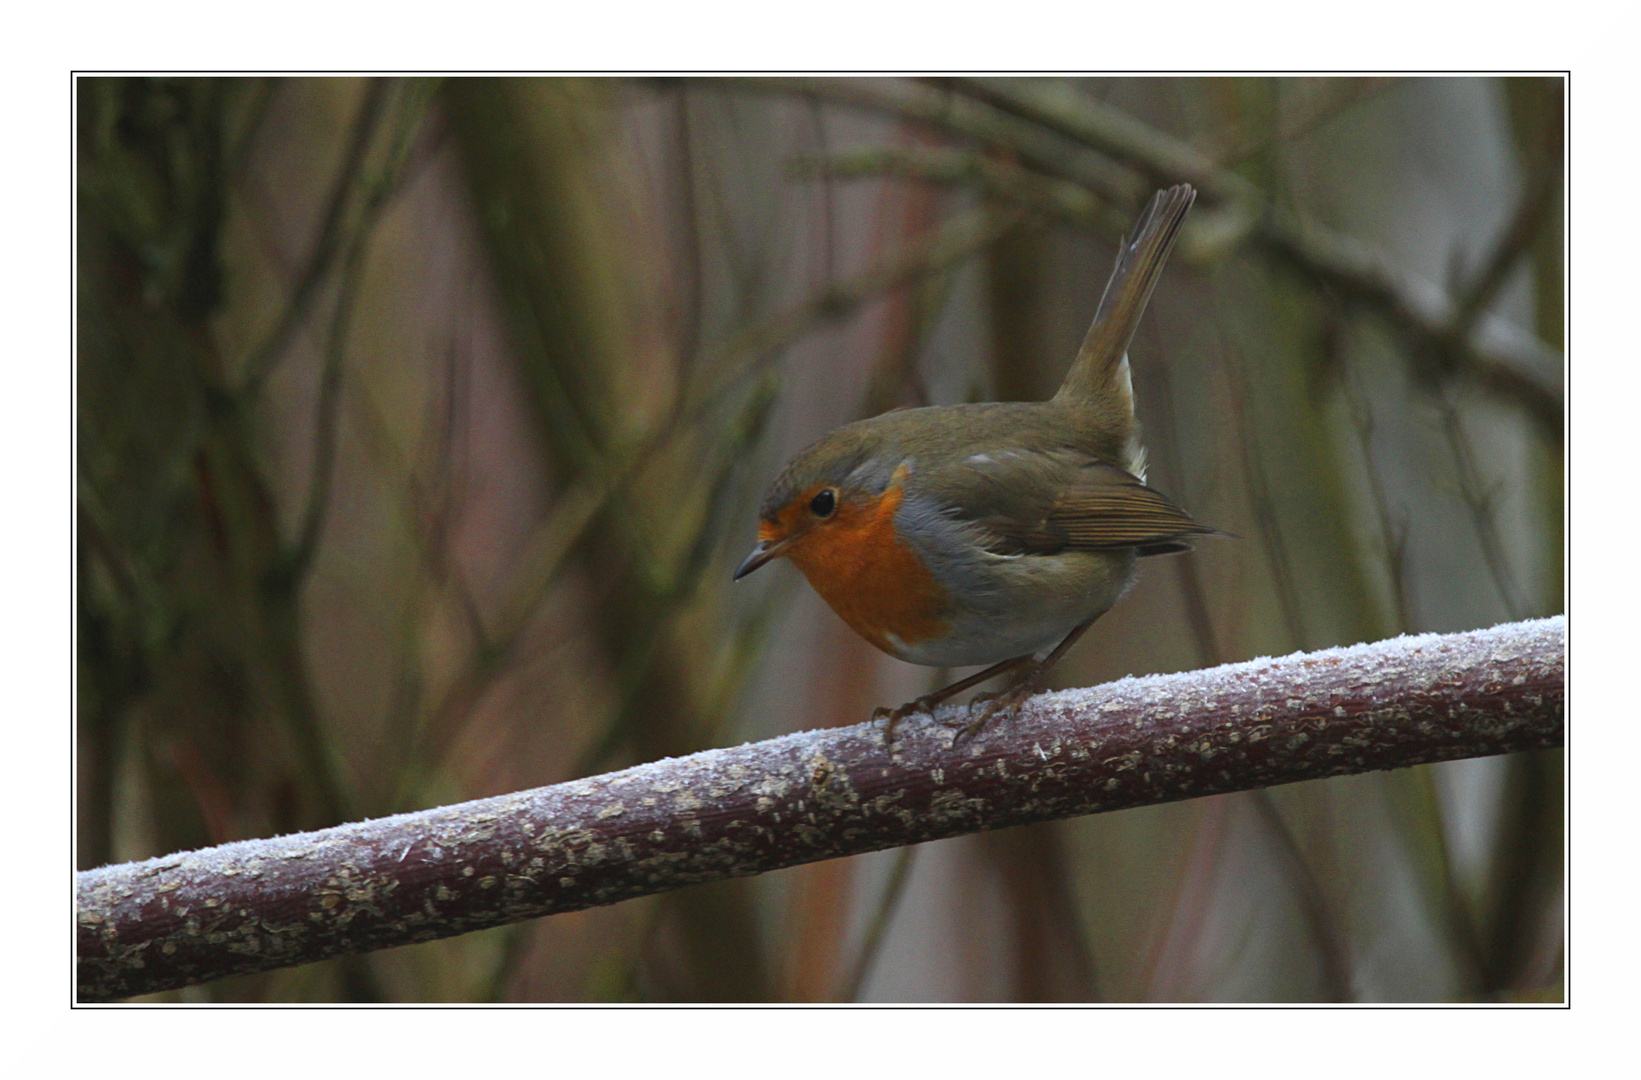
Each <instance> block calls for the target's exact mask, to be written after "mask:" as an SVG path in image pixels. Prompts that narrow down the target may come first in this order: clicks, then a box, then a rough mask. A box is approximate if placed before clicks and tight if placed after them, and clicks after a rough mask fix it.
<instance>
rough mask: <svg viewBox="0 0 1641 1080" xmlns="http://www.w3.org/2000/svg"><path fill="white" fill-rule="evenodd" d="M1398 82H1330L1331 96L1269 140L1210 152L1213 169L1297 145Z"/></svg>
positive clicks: (1321, 98) (1253, 140)
mask: <svg viewBox="0 0 1641 1080" xmlns="http://www.w3.org/2000/svg"><path fill="white" fill-rule="evenodd" d="M1399 81H1400V80H1398V79H1394V78H1386V77H1370V78H1342V79H1336V80H1333V82H1332V86H1333V87H1334V89H1333V90H1332V92H1330V93H1324V94H1319V95H1317V97H1316V100H1314V101H1312V102H1311V104H1310V107H1309V108H1308V109H1306V110H1305V111H1303V112H1302V113H1300V114H1299V115H1298V116H1295V117H1292V118H1290V119H1288V120H1287V121H1286V122H1284V123H1283V124H1282V125H1281V127H1280V128H1278V130H1276V131H1275V132H1273V133H1272V134H1271V135H1270V136H1260V137H1257V138H1250V139H1240V140H1237V141H1236V142H1235V143H1233V144H1232V145H1231V146H1229V147H1228V148H1227V149H1225V150H1222V151H1218V152H1211V153H1210V156H1211V158H1212V160H1213V162H1214V163H1215V165H1217V166H1218V167H1219V168H1221V169H1226V168H1230V167H1232V166H1235V165H1239V164H1241V163H1242V162H1244V161H1246V160H1248V159H1249V158H1252V157H1255V156H1257V155H1259V154H1262V153H1264V152H1265V151H1267V150H1269V149H1270V148H1271V146H1272V145H1273V144H1283V143H1292V142H1297V141H1298V140H1300V139H1303V138H1305V137H1306V136H1307V135H1309V134H1311V133H1312V132H1314V131H1315V130H1316V129H1317V128H1320V127H1323V126H1324V125H1326V124H1328V123H1329V122H1331V121H1333V120H1335V119H1337V118H1338V117H1340V116H1342V115H1344V114H1345V113H1347V112H1349V111H1351V110H1352V109H1354V108H1355V107H1356V106H1358V105H1361V104H1363V103H1364V102H1367V101H1371V100H1372V99H1374V98H1377V97H1379V96H1380V95H1381V94H1383V93H1384V92H1385V91H1387V90H1389V89H1391V88H1392V87H1394V86H1396V85H1397V84H1398V82H1399Z"/></svg>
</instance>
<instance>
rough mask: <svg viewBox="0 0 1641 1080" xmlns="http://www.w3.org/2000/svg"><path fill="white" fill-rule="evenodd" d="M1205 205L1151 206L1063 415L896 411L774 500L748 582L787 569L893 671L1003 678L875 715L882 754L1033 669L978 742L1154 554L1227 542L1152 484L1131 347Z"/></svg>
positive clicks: (1180, 196) (800, 472) (1109, 291)
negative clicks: (759, 573) (1212, 540)
mask: <svg viewBox="0 0 1641 1080" xmlns="http://www.w3.org/2000/svg"><path fill="white" fill-rule="evenodd" d="M1195 199H1196V192H1195V191H1194V190H1192V188H1191V187H1190V185H1188V184H1180V185H1178V186H1176V187H1172V188H1169V189H1168V190H1167V191H1159V192H1157V193H1156V195H1154V196H1153V197H1152V199H1151V201H1150V203H1149V204H1148V205H1147V206H1146V208H1145V210H1144V212H1143V213H1142V214H1141V215H1140V218H1139V220H1138V221H1137V222H1136V223H1135V225H1134V229H1133V232H1132V233H1131V235H1130V236H1129V237H1127V238H1126V239H1125V240H1124V242H1123V245H1122V247H1121V248H1120V250H1119V252H1118V256H1117V265H1116V267H1115V269H1113V270H1112V272H1111V280H1110V282H1109V283H1107V285H1106V287H1105V294H1104V295H1103V296H1102V297H1101V299H1100V306H1099V308H1098V310H1097V312H1096V313H1095V316H1094V324H1093V326H1092V327H1090V328H1089V331H1088V335H1087V337H1086V338H1084V340H1083V344H1082V348H1081V349H1080V350H1079V351H1078V353H1077V359H1076V360H1075V361H1074V362H1073V363H1072V365H1071V370H1070V372H1069V373H1067V375H1066V378H1065V383H1064V384H1063V385H1062V386H1061V387H1060V390H1059V392H1058V393H1056V394H1055V395H1054V397H1053V398H1052V399H1051V400H1049V401H1040V402H991V403H985V404H971V405H940V406H932V407H928V408H920V409H900V410H896V411H893V412H888V413H884V414H883V415H881V416H876V417H873V418H872V419H870V420H862V421H860V422H858V423H854V424H849V425H846V426H844V427H841V428H838V429H837V430H836V431H833V432H832V433H831V434H829V435H827V436H825V437H824V438H822V439H821V440H820V441H818V442H816V443H815V444H814V445H812V446H810V447H809V448H808V449H807V450H804V451H803V452H802V453H800V454H798V456H797V457H795V458H793V459H792V461H791V463H790V464H788V465H787V467H786V469H785V470H784V471H783V472H782V473H781V474H780V475H779V476H778V477H776V479H775V481H774V483H772V484H771V485H770V487H769V491H768V494H766V495H765V496H764V501H763V506H762V508H761V510H760V512H759V522H758V545H757V546H756V547H755V548H753V549H752V553H751V554H750V555H748V556H747V558H746V561H745V562H743V563H741V565H740V568H739V569H737V570H736V571H735V578H736V580H739V579H741V578H743V577H745V576H746V575H748V574H750V573H752V571H754V570H756V569H758V567H760V566H762V565H764V564H765V563H767V562H769V561H770V560H772V559H776V558H780V557H782V556H784V557H785V558H788V559H790V560H792V562H793V563H794V564H796V565H797V567H798V569H799V570H801V571H803V574H804V576H805V577H807V578H808V579H809V583H810V585H812V586H814V589H815V591H816V592H818V593H820V595H821V596H822V597H823V598H825V600H826V602H827V603H828V604H830V605H831V606H832V610H833V611H836V612H837V613H838V615H839V616H841V617H842V619H843V621H844V622H846V623H848V624H849V626H850V627H852V628H853V629H854V630H855V632H856V633H858V634H860V636H861V637H863V638H865V639H866V640H867V641H870V642H871V643H872V644H873V645H876V646H877V647H878V648H880V649H882V650H883V651H884V652H886V653H888V654H889V655H890V656H893V657H896V658H897V659H900V660H906V661H909V662H911V663H914V664H926V665H929V666H931V667H966V666H970V665H979V664H986V665H990V666H989V667H987V668H986V669H985V670H984V671H981V672H979V673H978V674H976V675H972V676H970V677H969V678H966V679H963V680H960V681H959V682H955V683H953V684H952V685H950V686H947V687H945V688H944V689H941V690H937V691H935V692H934V693H932V694H927V695H924V696H923V697H920V698H918V699H917V700H915V701H911V702H908V703H907V704H905V705H902V706H901V707H900V708H898V709H888V708H883V707H880V708H878V709H877V711H876V712H875V713H874V714H873V719H874V720H877V719H886V720H887V724H886V725H885V731H884V738H885V741H886V742H892V741H893V735H894V726H895V724H896V723H897V722H899V721H900V720H902V719H904V718H905V717H907V716H909V715H911V714H912V713H914V712H918V711H928V712H930V713H931V715H932V713H933V709H934V706H935V705H937V704H938V703H940V702H942V701H945V700H947V699H948V698H950V697H952V696H954V695H956V694H959V693H961V692H963V691H964V690H967V689H969V688H970V687H974V686H978V685H979V684H981V683H982V682H985V681H986V680H987V679H991V678H993V677H995V676H998V675H1001V674H1003V673H1004V672H1007V671H1012V670H1015V669H1021V673H1020V675H1019V676H1018V678H1017V680H1016V681H1015V682H1014V683H1013V685H1012V686H1010V687H1009V688H1008V689H1007V690H1006V691H1004V692H1003V693H1001V694H998V695H995V696H986V697H983V698H977V699H975V702H971V704H970V710H971V713H972V711H973V709H974V705H975V703H976V702H980V701H982V700H984V701H987V704H986V705H985V708H984V709H983V710H982V711H981V712H980V715H979V716H978V717H977V718H976V719H974V720H973V722H972V723H969V724H968V725H966V734H967V735H970V736H972V735H974V734H975V733H976V732H978V731H979V730H980V729H981V728H982V727H983V726H984V725H985V724H986V722H987V720H989V719H990V718H991V717H993V716H995V715H997V714H998V713H1000V712H1004V711H1010V712H1012V710H1014V709H1015V708H1017V707H1018V706H1019V705H1020V704H1021V703H1022V702H1024V701H1025V700H1026V698H1028V697H1030V696H1031V695H1032V694H1033V693H1035V692H1037V691H1038V690H1040V689H1041V688H1042V685H1043V681H1044V676H1045V675H1046V674H1047V673H1048V671H1049V669H1050V668H1051V667H1053V666H1054V664H1055V662H1056V661H1058V660H1059V659H1060V657H1062V656H1063V655H1065V653H1066V651H1067V650H1068V649H1070V648H1071V646H1072V645H1074V644H1075V643H1076V641H1077V639H1078V638H1079V637H1081V636H1082V634H1083V631H1085V630H1087V629H1088V627H1089V625H1090V624H1091V623H1092V622H1093V621H1094V620H1095V619H1097V618H1099V617H1100V616H1101V615H1103V614H1105V612H1106V611H1107V610H1108V609H1109V608H1110V607H1111V605H1112V604H1113V603H1115V602H1116V600H1117V598H1118V597H1119V596H1121V595H1122V594H1123V593H1124V592H1125V591H1127V589H1128V587H1129V586H1130V585H1131V584H1133V582H1134V579H1135V575H1136V563H1137V560H1138V559H1139V558H1140V557H1141V556H1146V555H1160V554H1164V553H1167V552H1176V551H1185V550H1188V549H1189V545H1188V544H1187V543H1186V541H1187V539H1188V538H1189V537H1191V536H1194V535H1201V534H1208V533H1213V532H1215V530H1213V529H1210V528H1208V527H1207V526H1204V525H1200V524H1198V523H1197V522H1195V521H1193V520H1192V519H1191V517H1190V515H1188V514H1187V513H1186V512H1185V511H1183V510H1181V509H1180V508H1179V507H1177V506H1175V505H1174V504H1173V503H1172V502H1170V501H1169V500H1168V499H1167V498H1166V497H1165V496H1163V495H1162V494H1160V493H1158V492H1157V491H1155V490H1153V489H1152V488H1149V487H1147V486H1146V485H1145V450H1144V448H1143V447H1142V446H1141V445H1140V425H1139V421H1138V420H1137V419H1136V418H1135V416H1134V393H1133V387H1132V384H1131V382H1130V379H1129V370H1128V343H1129V341H1130V339H1131V338H1133V336H1134V329H1135V327H1136V326H1137V325H1138V323H1139V321H1140V316H1141V314H1143V313H1144V311H1145V305H1146V302H1147V301H1148V300H1150V298H1151V290H1152V288H1153V287H1155V285H1156V283H1157V278H1158V277H1159V276H1160V275H1161V273H1162V267H1163V264H1164V263H1165V262H1166V261H1167V259H1168V253H1169V250H1170V249H1171V248H1172V247H1173V246H1174V239H1175V237H1176V236H1177V235H1178V234H1179V229H1180V224H1181V223H1182V222H1183V221H1184V220H1185V215H1186V213H1187V211H1189V210H1190V209H1191V203H1192V202H1193V201H1194V200H1195ZM1045 649H1046V650H1049V651H1048V652H1047V654H1046V655H1045V656H1043V658H1042V659H1040V660H1039V659H1037V657H1038V655H1039V654H1040V653H1042V652H1043V650H1045Z"/></svg>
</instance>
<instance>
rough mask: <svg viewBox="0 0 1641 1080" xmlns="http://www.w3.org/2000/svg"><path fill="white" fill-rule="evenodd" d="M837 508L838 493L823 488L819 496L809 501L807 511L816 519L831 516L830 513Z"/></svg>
mask: <svg viewBox="0 0 1641 1080" xmlns="http://www.w3.org/2000/svg"><path fill="white" fill-rule="evenodd" d="M837 508H838V493H837V492H836V491H833V490H832V489H831V488H825V489H823V490H822V491H821V493H820V494H818V495H816V496H815V497H814V498H813V499H810V500H809V511H810V513H812V514H814V515H815V516H816V517H818V518H828V517H831V516H832V511H834V510H836V509H837Z"/></svg>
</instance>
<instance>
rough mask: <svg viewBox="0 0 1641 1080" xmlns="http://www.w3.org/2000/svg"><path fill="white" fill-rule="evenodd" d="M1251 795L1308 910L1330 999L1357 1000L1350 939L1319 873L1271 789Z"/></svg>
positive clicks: (1323, 981)
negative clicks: (1312, 867) (1319, 878)
mask: <svg viewBox="0 0 1641 1080" xmlns="http://www.w3.org/2000/svg"><path fill="white" fill-rule="evenodd" d="M1248 798H1249V799H1250V800H1251V801H1252V802H1253V805H1254V809H1255V810H1256V811H1257V812H1258V814H1259V819H1260V821H1261V823H1262V824H1263V825H1264V827H1265V831H1266V833H1267V834H1268V835H1269V836H1270V837H1271V838H1272V839H1274V840H1275V841H1276V846H1277V849H1278V850H1279V851H1281V852H1282V858H1283V862H1284V863H1285V865H1286V869H1287V876H1288V878H1289V880H1291V881H1292V882H1293V883H1294V885H1295V886H1296V887H1297V888H1298V891H1299V909H1300V910H1301V911H1303V912H1304V913H1305V920H1306V922H1307V923H1308V924H1309V925H1310V931H1311V938H1312V939H1313V941H1314V942H1315V944H1316V951H1317V954H1318V955H1319V956H1320V957H1321V960H1322V983H1323V985H1324V986H1325V987H1326V993H1327V1000H1329V1001H1355V1000H1356V979H1355V974H1354V969H1355V965H1354V964H1353V963H1352V961H1351V955H1350V943H1349V941H1347V940H1346V938H1345V935H1344V934H1343V933H1342V932H1340V929H1339V920H1338V917H1337V916H1336V915H1335V914H1334V912H1333V908H1332V905H1330V904H1329V903H1328V898H1327V894H1326V893H1325V892H1323V891H1322V885H1321V883H1320V882H1319V881H1317V879H1316V875H1315V874H1313V873H1311V869H1310V864H1309V863H1308V862H1307V861H1306V860H1305V854H1304V852H1303V851H1302V850H1300V847H1299V841H1298V839H1297V838H1296V837H1295V836H1294V835H1293V830H1291V829H1289V828H1288V823H1287V821H1286V820H1285V819H1284V818H1283V817H1282V812H1281V811H1280V810H1278V809H1277V806H1276V801H1275V800H1274V799H1272V798H1271V793H1270V792H1269V791H1268V790H1265V789H1263V788H1261V789H1260V790H1258V791H1251V792H1249V793H1248Z"/></svg>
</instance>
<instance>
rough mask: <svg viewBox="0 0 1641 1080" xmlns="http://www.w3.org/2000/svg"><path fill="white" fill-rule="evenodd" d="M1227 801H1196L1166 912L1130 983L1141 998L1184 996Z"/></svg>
mask: <svg viewBox="0 0 1641 1080" xmlns="http://www.w3.org/2000/svg"><path fill="white" fill-rule="evenodd" d="M1229 806H1230V800H1229V799H1200V800H1198V801H1197V802H1196V804H1195V807H1194V808H1195V810H1196V821H1195V824H1194V828H1193V829H1192V835H1191V850H1190V853H1189V854H1188V855H1187V856H1186V861H1185V867H1184V869H1183V870H1182V871H1181V873H1180V876H1179V880H1178V882H1177V883H1176V884H1175V887H1174V892H1173V896H1172V898H1171V903H1169V905H1168V908H1167V913H1166V914H1162V913H1161V912H1160V911H1159V913H1158V914H1157V915H1156V916H1155V917H1154V921H1153V923H1152V927H1151V932H1150V933H1149V934H1148V935H1147V938H1148V941H1147V947H1146V949H1145V955H1144V959H1143V960H1142V961H1141V963H1140V965H1139V970H1138V971H1137V973H1136V975H1135V978H1134V984H1135V987H1136V988H1137V989H1138V990H1139V991H1140V993H1139V994H1138V995H1136V996H1138V997H1140V998H1141V1000H1144V1001H1180V1000H1183V999H1184V996H1185V989H1186V977H1187V974H1188V961H1189V960H1190V950H1191V947H1192V946H1193V945H1194V944H1195V943H1197V942H1198V941H1200V940H1201V938H1202V927H1203V924H1204V923H1205V922H1206V921H1207V918H1208V912H1209V910H1210V909H1211V908H1212V905H1213V892H1214V878H1215V877H1216V871H1217V869H1218V866H1219V862H1220V858H1221V856H1222V855H1223V853H1224V849H1225V834H1226V829H1225V824H1226V810H1227V809H1228V807H1229Z"/></svg>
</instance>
